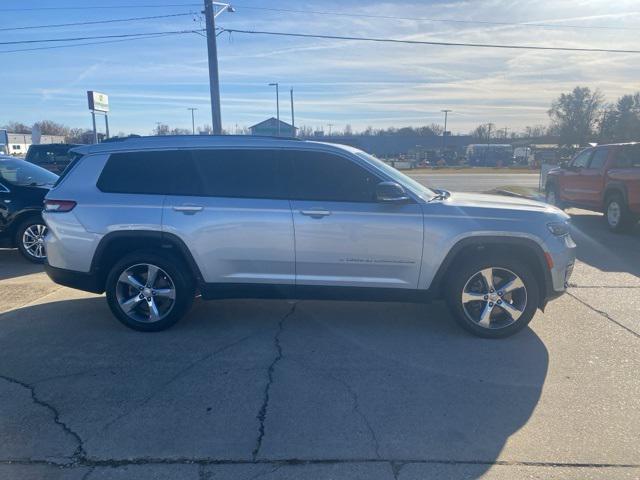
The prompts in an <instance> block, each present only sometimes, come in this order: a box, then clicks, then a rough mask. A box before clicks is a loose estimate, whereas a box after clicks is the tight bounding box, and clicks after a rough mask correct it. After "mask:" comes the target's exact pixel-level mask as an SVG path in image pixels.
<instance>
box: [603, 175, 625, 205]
mask: <svg viewBox="0 0 640 480" xmlns="http://www.w3.org/2000/svg"><path fill="white" fill-rule="evenodd" d="M616 193H618V194H620V195H622V199H623V200H624V201H625V203H627V204H629V192H628V191H627V186H626V185H625V184H624V183H623V182H609V183H608V184H607V186H606V187H605V189H604V194H603V195H602V209H603V211H604V210H605V207H606V206H607V200H609V197H611V195H614V194H616Z"/></svg>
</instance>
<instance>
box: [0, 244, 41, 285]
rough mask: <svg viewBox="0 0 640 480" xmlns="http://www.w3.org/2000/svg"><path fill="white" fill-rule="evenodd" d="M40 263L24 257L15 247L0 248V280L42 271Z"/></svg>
mask: <svg viewBox="0 0 640 480" xmlns="http://www.w3.org/2000/svg"><path fill="white" fill-rule="evenodd" d="M42 271H43V267H42V265H40V264H37V263H32V262H30V261H28V260H27V259H25V258H24V257H23V256H22V255H20V252H18V250H17V249H9V248H0V280H6V279H8V278H16V277H22V276H25V275H31V274H32V273H38V272H42Z"/></svg>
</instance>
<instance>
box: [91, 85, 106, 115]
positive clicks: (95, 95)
mask: <svg viewBox="0 0 640 480" xmlns="http://www.w3.org/2000/svg"><path fill="white" fill-rule="evenodd" d="M87 98H88V99H89V110H93V111H94V112H108V111H109V96H108V95H105V94H104V93H100V92H94V91H93V90H89V91H88V92H87Z"/></svg>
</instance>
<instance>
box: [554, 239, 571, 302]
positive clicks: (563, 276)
mask: <svg viewBox="0 0 640 480" xmlns="http://www.w3.org/2000/svg"><path fill="white" fill-rule="evenodd" d="M547 246H548V253H549V255H550V257H551V261H552V262H553V266H552V267H551V268H550V269H549V273H550V275H551V284H550V285H549V286H548V288H547V294H548V296H549V297H550V298H553V297H557V296H558V295H560V294H562V293H563V292H564V291H565V290H566V289H567V287H568V285H569V279H570V278H571V274H572V273H573V267H574V265H575V260H576V244H575V242H574V241H573V238H571V235H569V234H567V235H563V236H561V237H553V238H550V239H549V242H548V245H547Z"/></svg>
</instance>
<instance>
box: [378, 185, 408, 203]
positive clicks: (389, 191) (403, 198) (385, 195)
mask: <svg viewBox="0 0 640 480" xmlns="http://www.w3.org/2000/svg"><path fill="white" fill-rule="evenodd" d="M376 200H377V201H378V202H390V203H406V202H408V201H409V200H410V198H409V195H407V192H405V190H404V188H402V185H400V184H398V183H396V182H380V183H379V184H378V185H376Z"/></svg>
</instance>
